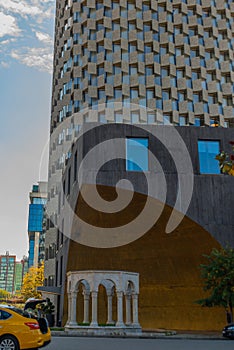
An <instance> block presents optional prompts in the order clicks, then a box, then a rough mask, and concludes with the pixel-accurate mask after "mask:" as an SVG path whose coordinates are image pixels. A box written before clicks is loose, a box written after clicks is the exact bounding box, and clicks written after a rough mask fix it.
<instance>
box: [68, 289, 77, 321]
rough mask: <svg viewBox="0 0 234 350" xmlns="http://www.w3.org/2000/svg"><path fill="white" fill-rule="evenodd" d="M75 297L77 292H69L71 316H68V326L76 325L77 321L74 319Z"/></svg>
mask: <svg viewBox="0 0 234 350" xmlns="http://www.w3.org/2000/svg"><path fill="white" fill-rule="evenodd" d="M76 299H77V292H72V293H71V310H70V312H71V318H70V323H69V326H77V321H76Z"/></svg>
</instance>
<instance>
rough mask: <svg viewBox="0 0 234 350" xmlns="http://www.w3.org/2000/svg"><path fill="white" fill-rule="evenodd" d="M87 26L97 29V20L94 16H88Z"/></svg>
mask: <svg viewBox="0 0 234 350" xmlns="http://www.w3.org/2000/svg"><path fill="white" fill-rule="evenodd" d="M87 28H88V29H93V30H95V29H96V20H95V19H93V18H88V19H87Z"/></svg>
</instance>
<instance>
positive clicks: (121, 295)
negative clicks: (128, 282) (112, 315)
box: [116, 290, 123, 298]
mask: <svg viewBox="0 0 234 350" xmlns="http://www.w3.org/2000/svg"><path fill="white" fill-rule="evenodd" d="M116 295H117V298H122V297H123V291H122V290H117V291H116Z"/></svg>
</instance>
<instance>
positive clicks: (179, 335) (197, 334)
mask: <svg viewBox="0 0 234 350" xmlns="http://www.w3.org/2000/svg"><path fill="white" fill-rule="evenodd" d="M51 334H52V336H55V337H95V338H97V337H98V338H99V337H102V338H138V339H162V338H171V339H196V340H198V339H201V340H210V339H212V340H221V339H224V338H223V336H222V332H221V331H220V332H217V331H173V330H165V329H157V330H154V331H153V330H152V331H142V333H137V334H134V333H133V334H130V335H129V334H128V335H126V334H124V331H123V332H119V333H113V334H105V333H104V332H103V333H101V334H85V333H76V332H69V333H68V332H65V331H55V330H52V331H51Z"/></svg>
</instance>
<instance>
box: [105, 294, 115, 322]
mask: <svg viewBox="0 0 234 350" xmlns="http://www.w3.org/2000/svg"><path fill="white" fill-rule="evenodd" d="M112 297H113V293H112V292H111V291H107V322H106V323H107V324H113V323H114V321H113V319H112V315H113V311H112Z"/></svg>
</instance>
